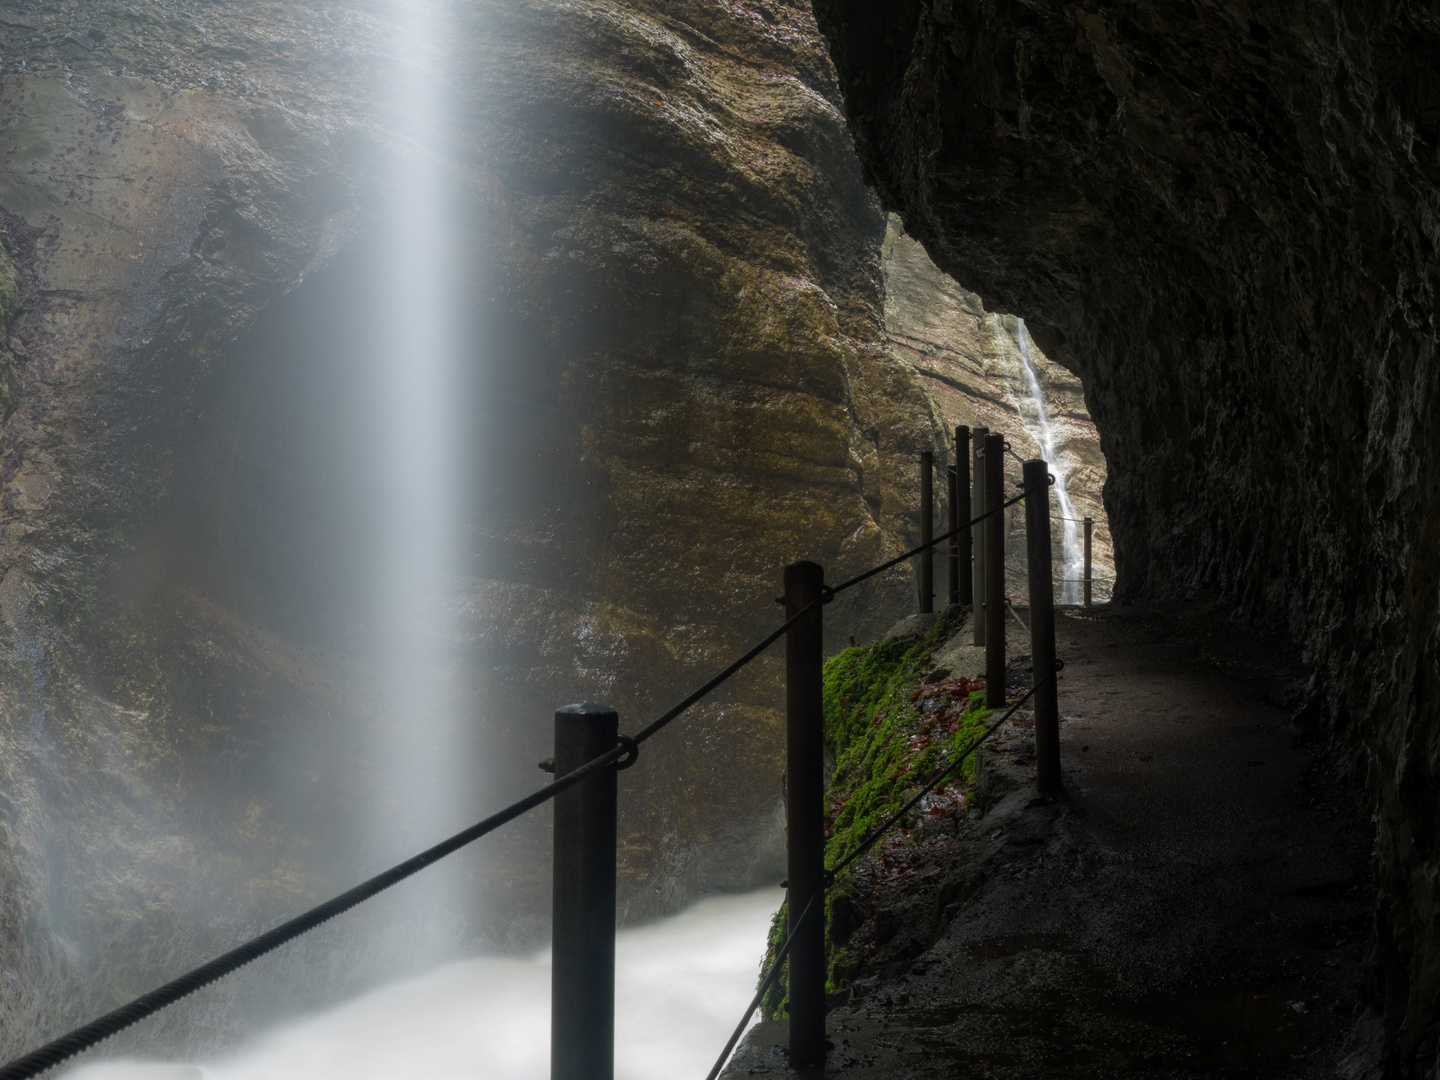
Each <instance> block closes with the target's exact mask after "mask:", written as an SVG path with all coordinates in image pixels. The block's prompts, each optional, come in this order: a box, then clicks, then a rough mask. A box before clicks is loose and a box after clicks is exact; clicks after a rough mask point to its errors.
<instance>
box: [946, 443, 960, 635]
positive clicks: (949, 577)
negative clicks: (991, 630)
mask: <svg viewBox="0 0 1440 1080" xmlns="http://www.w3.org/2000/svg"><path fill="white" fill-rule="evenodd" d="M958 489H959V485H958V483H957V481H956V479H955V466H954V465H951V466H949V467H948V468H947V469H946V470H945V509H946V513H947V515H948V516H947V518H946V525H945V531H946V532H948V533H949V534H950V542H949V543H948V544H947V545H946V546H945V602H946V603H947V604H949V605H950V606H951V607H954V606H955V605H956V604H958V603H960V537H959V536H957V535H956V534H955V530H957V529H958V528H960V506H959V504H958V503H957V502H956V492H957V491H958Z"/></svg>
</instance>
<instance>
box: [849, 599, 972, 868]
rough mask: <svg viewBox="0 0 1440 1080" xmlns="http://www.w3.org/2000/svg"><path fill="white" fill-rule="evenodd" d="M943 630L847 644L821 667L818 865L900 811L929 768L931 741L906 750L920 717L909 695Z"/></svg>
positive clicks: (932, 751)
mask: <svg viewBox="0 0 1440 1080" xmlns="http://www.w3.org/2000/svg"><path fill="white" fill-rule="evenodd" d="M944 632H945V624H944V623H943V622H942V621H940V620H937V621H936V623H935V625H934V626H932V627H931V628H930V630H929V632H927V633H925V634H923V635H921V636H919V637H916V638H896V639H893V640H890V641H880V642H876V643H875V644H873V645H860V646H855V647H852V648H849V649H846V650H845V651H844V652H842V653H840V654H839V655H838V656H835V657H832V658H831V659H830V660H829V661H827V662H826V664H825V676H824V700H825V739H826V741H827V742H828V743H829V744H830V745H831V747H833V748H834V752H835V775H834V776H833V777H832V778H831V780H830V793H829V799H830V803H829V807H828V813H827V815H826V816H827V818H828V819H829V821H830V839H829V842H828V843H827V845H826V848H825V857H826V865H829V866H833V865H834V864H835V863H836V862H838V861H839V860H840V859H842V858H844V857H845V855H846V854H848V853H849V852H850V851H852V850H854V848H855V846H856V845H857V844H858V843H859V842H860V841H861V840H862V839H863V838H864V837H865V835H866V834H867V833H869V832H870V830H871V829H873V828H874V827H875V826H876V825H878V824H880V822H882V821H883V820H884V819H885V818H886V817H887V816H888V815H890V814H893V813H894V812H895V811H896V810H898V809H900V806H901V804H902V803H903V802H904V800H905V796H906V793H907V791H909V789H910V788H912V787H913V786H914V785H915V784H916V783H917V782H919V780H920V779H921V778H922V777H923V776H925V775H926V774H927V773H928V772H929V771H930V770H931V769H932V768H933V767H934V765H935V764H936V758H937V755H936V751H935V747H934V745H933V744H932V745H928V746H925V747H923V748H921V749H919V750H913V749H911V747H910V746H909V735H910V733H911V731H912V730H913V729H914V728H915V726H916V723H917V721H918V720H919V719H920V710H919V709H918V708H917V706H916V705H915V703H914V702H913V701H912V700H911V695H912V693H913V691H914V685H915V680H916V679H917V678H918V677H919V675H920V672H921V669H922V668H923V667H924V665H925V663H926V661H927V660H929V658H930V654H931V653H932V652H934V651H935V647H936V645H938V644H939V643H940V642H941V641H942V640H943V638H944Z"/></svg>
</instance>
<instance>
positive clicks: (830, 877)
mask: <svg viewBox="0 0 1440 1080" xmlns="http://www.w3.org/2000/svg"><path fill="white" fill-rule="evenodd" d="M1064 666H1065V665H1064V664H1058V665H1057V667H1056V668H1055V670H1054V671H1052V672H1050V673H1049V674H1048V675H1046V676H1044V677H1043V678H1040V679H1037V680H1035V682H1034V684H1033V685H1032V686H1031V687H1030V689H1029V690H1028V691H1026V692H1025V695H1024V696H1023V697H1021V698H1020V700H1018V701H1016V702H1015V704H1013V705H1011V706H1010V708H1008V709H1006V710H1005V712H1004V713H1003V714H1002V715H1001V717H1000V719H998V720H996V721H994V722H993V723H992V724H990V725H989V726H988V727H986V728H985V730H984V731H982V732H981V733H980V734H979V735H978V736H977V737H976V738H975V739H973V740H972V741H971V743H970V745H969V746H967V747H965V749H964V750H962V751H961V752H960V753H958V754H956V755H955V756H954V757H953V758H951V759H950V763H949V764H948V765H946V766H945V767H944V768H943V769H941V770H939V771H938V772H937V773H936V774H935V775H934V776H933V777H931V778H930V780H929V782H928V783H926V784H925V786H924V787H922V788H921V789H920V790H919V791H918V792H917V793H916V794H915V796H914V797H913V798H911V799H910V801H909V802H907V803H906V804H905V805H904V806H902V807H901V808H900V809H899V810H896V811H895V812H894V813H893V814H891V815H890V816H889V817H888V818H886V819H885V821H884V822H882V823H881V824H879V825H877V826H876V827H875V828H874V829H872V830H870V832H869V834H868V835H867V836H866V837H865V839H863V840H861V841H860V843H858V844H856V845H855V848H854V850H853V851H851V852H850V854H848V855H846V856H845V857H844V858H843V859H841V860H840V861H839V862H837V863H836V864H835V865H834V866H833V867H831V868H830V869H829V870H827V871H825V884H824V886H823V887H822V888H821V889H820V891H819V892H816V893H813V894H812V895H811V897H810V899H809V900H807V901H806V902H805V907H804V909H803V910H802V911H801V912H800V917H799V918H798V919H796V920H795V922H794V923H793V924H791V926H790V933H789V934H788V935H786V938H785V941H784V943H783V944H782V945H781V946H780V948H779V949H778V950H776V953H775V959H774V961H773V962H772V963H771V964H770V970H769V971H767V972H766V973H765V977H764V978H763V979H761V980H760V987H759V989H758V990H756V991H755V996H754V997H753V998H751V999H750V1006H749V1008H747V1009H746V1010H745V1015H744V1016H742V1017H741V1018H740V1023H738V1024H736V1025H735V1030H734V1031H733V1032H731V1033H730V1038H729V1040H728V1041H727V1042H726V1043H725V1049H724V1050H722V1051H720V1056H719V1057H718V1058H717V1059H716V1060H715V1064H714V1066H712V1067H711V1069H710V1073H709V1075H708V1076H706V1078H705V1080H715V1078H716V1077H717V1076H719V1075H720V1070H721V1069H723V1068H724V1067H725V1062H726V1060H727V1059H728V1058H729V1057H730V1053H731V1051H733V1050H734V1049H735V1044H736V1043H738V1042H739V1041H740V1036H741V1035H743V1034H744V1033H745V1027H746V1025H747V1024H749V1023H750V1018H751V1017H752V1016H754V1015H755V1010H756V1009H758V1008H759V1007H760V1002H761V1001H763V1000H764V998H765V994H766V992H767V991H768V990H769V989H770V987H772V986H773V985H774V984H775V980H776V979H777V978H779V976H780V970H781V968H782V967H783V966H784V964H785V958H786V957H787V956H788V955H789V954H790V945H791V943H792V942H793V941H794V940H795V935H796V934H797V933H798V932H799V930H800V925H801V924H802V923H803V922H804V921H805V919H806V917H807V916H808V915H809V914H810V912H811V911H812V910H813V909H814V907H815V902H816V901H817V900H818V899H819V898H820V897H821V896H822V895H824V892H825V890H826V889H828V888H829V887H830V886H831V885H833V884H835V882H836V880H837V879H838V878H839V877H840V875H841V874H843V873H844V872H845V871H846V870H848V869H849V868H850V867H851V866H853V865H854V864H855V862H856V861H857V860H858V859H859V858H860V856H862V855H864V854H865V853H866V852H867V851H869V850H870V849H871V848H872V847H874V846H875V844H876V843H877V842H878V841H879V840H880V838H881V837H882V836H884V835H885V834H886V833H887V832H889V831H890V830H891V829H892V828H894V827H895V826H896V825H897V824H899V823H900V822H901V821H904V820H905V817H906V815H908V814H909V813H910V811H911V810H913V809H915V807H916V806H918V805H919V804H920V800H921V799H923V798H924V797H925V796H926V795H928V794H930V792H932V791H934V790H935V789H936V788H937V787H939V786H940V784H941V782H942V781H944V780H945V779H946V778H947V777H949V776H950V775H951V774H953V773H954V772H955V770H956V769H958V768H959V767H960V766H961V765H962V764H964V762H965V759H966V758H968V757H969V756H970V755H971V754H973V753H974V752H975V751H976V750H978V749H980V744H981V743H983V742H984V741H985V740H986V739H988V738H989V737H990V736H991V735H993V734H994V733H995V732H996V731H998V730H999V729H1000V727H1001V725H1002V724H1004V723H1005V721H1007V720H1009V719H1010V717H1012V716H1014V715H1015V710H1017V709H1018V708H1020V706H1021V705H1024V704H1025V702H1027V701H1029V700H1030V698H1031V696H1033V695H1034V693H1035V691H1036V690H1039V689H1040V687H1042V686H1043V685H1045V683H1047V682H1049V681H1050V680H1051V679H1053V678H1054V677H1055V675H1056V673H1057V672H1059V671H1060V669H1061V668H1063V667H1064Z"/></svg>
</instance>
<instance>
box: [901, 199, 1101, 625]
mask: <svg viewBox="0 0 1440 1080" xmlns="http://www.w3.org/2000/svg"><path fill="white" fill-rule="evenodd" d="M882 256H883V258H882V265H883V267H884V271H885V332H886V335H887V336H888V337H889V339H890V343H891V346H892V347H893V348H894V350H895V355H896V358H897V359H899V360H901V361H903V362H905V363H909V364H912V365H914V367H915V369H916V370H917V371H918V372H920V375H921V378H922V379H923V380H924V383H925V389H926V390H927V391H929V393H930V397H931V399H932V400H933V401H934V402H935V407H936V412H937V413H938V414H939V416H940V419H941V422H942V426H943V427H944V428H945V429H946V430H947V431H950V432H953V431H954V429H955V427H956V425H958V424H965V425H967V426H970V427H974V426H975V425H977V424H978V425H983V426H985V427H986V428H988V429H989V430H990V431H994V432H999V433H1001V434H1003V435H1004V436H1005V438H1006V440H1007V441H1008V442H1010V443H1011V446H1012V449H1013V451H1014V454H1015V457H1017V458H1019V459H1021V460H1027V459H1029V458H1035V457H1045V456H1046V453H1045V452H1044V451H1042V449H1041V447H1040V445H1039V443H1038V442H1037V439H1038V438H1039V437H1040V435H1041V429H1040V426H1039V423H1038V419H1039V417H1038V410H1037V408H1036V406H1037V402H1036V400H1035V395H1034V388H1033V387H1032V386H1031V385H1030V383H1029V380H1028V378H1027V377H1026V374H1025V368H1024V364H1023V361H1022V359H1021V355H1020V350H1021V342H1020V327H1019V323H1018V322H1017V320H1016V319H1015V317H1014V316H1007V315H998V314H994V313H991V312H987V311H986V310H985V306H984V304H982V303H981V302H980V298H979V297H978V296H976V295H975V294H974V293H972V292H968V291H967V290H965V289H963V288H962V287H961V286H960V285H959V284H958V283H956V281H955V280H954V279H953V278H951V277H950V276H949V275H948V274H946V273H945V272H944V271H942V270H941V269H940V268H939V267H937V266H936V265H935V264H934V263H933V262H931V261H930V256H929V255H927V254H926V253H925V249H924V248H923V247H922V246H921V245H920V244H919V243H918V242H917V241H916V240H914V239H912V238H911V237H910V236H908V235H906V233H905V231H904V228H903V227H902V226H901V224H900V219H899V218H898V217H896V216H895V215H894V214H891V215H890V218H889V223H888V225H887V227H886V234H885V246H884V248H883V249H882ZM1028 347H1029V349H1030V353H1031V362H1032V363H1033V364H1034V365H1035V369H1036V374H1037V376H1038V381H1039V385H1040V403H1042V404H1043V405H1044V408H1045V412H1046V415H1047V417H1048V419H1049V424H1050V428H1051V437H1052V439H1053V443H1054V449H1053V450H1052V451H1050V453H1052V454H1053V457H1054V461H1055V462H1058V465H1059V469H1058V470H1057V469H1054V468H1052V472H1053V471H1061V472H1062V475H1063V476H1064V477H1065V481H1066V487H1067V489H1068V491H1069V494H1070V497H1071V500H1072V503H1073V506H1072V511H1073V515H1074V516H1078V517H1081V518H1084V517H1089V518H1091V519H1092V520H1093V521H1094V535H1093V545H1092V552H1093V559H1094V567H1093V576H1094V581H1095V584H1094V589H1093V598H1094V600H1095V602H1097V603H1100V602H1103V601H1105V600H1108V599H1109V598H1110V590H1111V585H1112V583H1113V582H1114V580H1115V559H1114V555H1113V553H1112V551H1111V544H1110V524H1109V522H1108V520H1107V519H1106V517H1105V506H1104V503H1103V501H1102V495H1101V493H1102V490H1103V488H1104V485H1105V454H1104V451H1103V449H1102V447H1101V444H1100V437H1099V433H1098V432H1097V431H1096V430H1095V423H1094V421H1092V420H1091V419H1090V414H1089V412H1088V411H1087V410H1086V408H1085V396H1084V389H1083V388H1082V387H1081V385H1080V380H1079V379H1078V378H1076V376H1075V375H1074V373H1073V372H1070V371H1067V370H1066V369H1065V368H1063V367H1061V366H1060V365H1059V364H1057V363H1055V362H1054V361H1052V360H1051V359H1050V358H1049V357H1047V356H1046V355H1045V354H1044V353H1043V352H1042V351H1041V350H1040V348H1039V346H1037V345H1035V344H1034V343H1033V342H1029V343H1028ZM1052 464H1053V463H1052ZM974 468H975V467H974V466H973V465H972V466H971V476H972V481H973V476H974ZM1018 468H1019V467H1018V464H1017V463H1016V462H1015V461H1014V460H1012V461H1010V462H1009V463H1008V469H1009V470H1010V471H1011V472H1018ZM966 505H968V503H967V504H966ZM1051 513H1052V515H1053V517H1054V518H1055V519H1057V520H1053V521H1052V526H1053V530H1052V531H1053V532H1054V533H1055V536H1054V537H1053V550H1054V554H1055V558H1056V559H1057V561H1058V563H1057V564H1063V560H1064V555H1065V541H1066V537H1065V534H1064V523H1063V522H1062V521H1059V520H1058V518H1059V517H1060V514H1061V507H1060V505H1059V504H1058V503H1056V505H1055V506H1054V507H1053V508H1052V510H1051ZM1071 525H1072V526H1074V529H1073V531H1072V533H1071V535H1070V537H1069V540H1070V542H1071V545H1072V548H1073V550H1072V551H1071V554H1072V555H1075V556H1076V557H1078V553H1079V551H1080V550H1081V546H1082V545H1083V543H1084V540H1083V532H1082V530H1081V529H1080V528H1079V523H1077V522H1074V521H1072V522H1071ZM1007 528H1008V535H1009V540H1008V544H1007V557H1006V569H1007V571H1008V573H1009V576H1010V578H1011V580H1010V581H1009V582H1007V585H1006V590H1007V594H1008V595H1010V596H1012V597H1019V598H1022V599H1023V598H1024V597H1025V595H1026V591H1027V589H1028V582H1027V580H1026V577H1025V561H1026V556H1025V510H1024V508H1023V507H1019V506H1017V507H1014V508H1013V509H1012V510H1011V511H1010V512H1009V515H1008V519H1007ZM942 572H943V571H942ZM937 580H939V579H938V578H937ZM1077 591H1078V590H1072V595H1073V594H1075V593H1076V592H1077Z"/></svg>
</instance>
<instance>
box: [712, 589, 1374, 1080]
mask: <svg viewBox="0 0 1440 1080" xmlns="http://www.w3.org/2000/svg"><path fill="white" fill-rule="evenodd" d="M1014 637H1015V635H1012V638H1014ZM1057 637H1058V647H1059V652H1060V654H1061V655H1062V656H1063V657H1064V658H1065V660H1066V667H1065V671H1064V676H1063V679H1062V682H1061V684H1060V686H1061V690H1060V710H1061V717H1062V721H1061V754H1062V762H1063V768H1064V776H1065V784H1066V796H1065V797H1064V798H1063V799H1061V800H1058V801H1055V802H1047V801H1044V800H1040V799H1037V798H1036V797H1035V796H1034V767H1033V742H1032V741H1031V739H1030V735H1029V727H1028V721H1027V720H1026V719H1025V718H1024V713H1023V712H1022V713H1021V714H1017V720H1016V721H1012V722H1011V723H1010V724H1008V725H1007V726H1006V727H1005V728H1003V729H1002V730H1001V732H1000V733H999V734H997V736H996V737H995V740H996V741H995V742H994V744H993V745H991V746H989V747H988V748H987V751H986V755H985V759H984V762H983V766H982V769H981V777H980V780H981V782H980V785H979V787H980V792H979V796H978V798H974V799H973V800H972V803H971V808H972V809H975V808H976V804H977V803H978V804H979V805H983V807H984V811H985V812H984V814H983V816H979V815H974V816H970V817H965V818H962V819H961V821H960V827H959V830H958V832H957V833H956V834H955V835H954V836H943V837H925V838H921V837H915V836H912V837H911V838H910V840H909V841H908V842H906V843H904V844H901V845H899V846H897V847H895V848H894V849H893V850H887V851H883V852H882V853H881V854H880V855H878V856H875V857H872V858H871V859H869V860H868V862H867V867H866V868H867V869H868V870H869V871H870V875H869V880H868V882H867V883H866V887H865V888H864V889H863V890H854V889H853V887H852V891H853V892H854V893H855V895H856V896H857V897H858V898H860V899H861V902H862V904H863V907H862V914H861V918H860V919H859V920H858V926H857V928H856V929H855V930H854V931H853V935H854V936H853V940H854V941H855V942H856V943H857V944H859V945H860V947H861V951H862V952H863V953H864V955H865V957H866V958H865V961H864V964H863V966H862V967H861V969H860V970H859V971H858V972H857V973H856V979H855V982H854V983H853V987H852V990H851V992H850V995H849V999H848V1001H846V1002H845V1003H843V1004H842V1005H840V1006H839V1007H837V1008H835V1009H834V1010H833V1011H832V1012H831V1013H830V1016H829V1019H828V1021H827V1023H828V1030H829V1037H830V1040H831V1043H832V1044H833V1048H832V1049H831V1051H830V1054H829V1057H828V1059H827V1064H826V1067H825V1069H824V1070H823V1071H821V1070H816V1071H815V1073H814V1075H816V1076H820V1075H824V1076H836V1077H841V1076H859V1077H866V1076H874V1077H881V1076H883V1077H894V1078H904V1077H931V1076H933V1077H942V1076H945V1077H949V1076H955V1075H968V1074H970V1073H975V1074H978V1075H984V1076H993V1077H1039V1076H1056V1075H1066V1076H1096V1077H1099V1076H1115V1075H1126V1076H1132V1075H1133V1076H1152V1077H1178V1076H1225V1075H1235V1076H1276V1077H1281V1076H1286V1077H1310V1076H1316V1077H1318V1076H1334V1075H1336V1073H1337V1072H1343V1071H1347V1070H1348V1069H1349V1068H1350V1067H1351V1066H1352V1065H1353V1064H1354V1063H1355V1061H1356V1060H1363V1059H1364V1058H1365V1057H1366V1055H1368V1054H1371V1053H1373V1050H1374V1046H1373V1040H1374V1038H1375V1037H1376V1036H1377V1035H1378V1029H1377V1028H1376V1027H1375V1025H1373V1024H1363V1023H1362V1024H1360V1025H1359V1026H1358V1027H1357V1026H1356V1018H1357V1017H1358V1016H1359V1014H1360V1012H1361V1009H1362V1003H1361V986H1360V972H1359V969H1360V961H1361V957H1362V955H1363V953H1364V950H1365V948H1366V936H1367V934H1366V931H1367V927H1368V919H1367V916H1368V908H1369V899H1368V877H1367V860H1368V854H1369V838H1368V835H1367V831H1368V830H1367V829H1366V828H1365V826H1364V823H1363V819H1362V817H1361V815H1360V814H1359V813H1358V812H1357V808H1356V806H1355V805H1354V803H1353V801H1352V800H1351V799H1350V798H1348V797H1343V796H1340V795H1338V794H1337V793H1336V791H1335V789H1334V787H1333V785H1332V784H1331V783H1330V782H1329V781H1328V780H1326V779H1325V775H1324V770H1323V769H1321V768H1319V767H1317V761H1316V759H1315V757H1314V756H1313V750H1314V747H1313V745H1311V746H1310V747H1309V748H1306V747H1305V746H1302V745H1300V744H1301V743H1303V742H1304V738H1303V736H1304V733H1303V732H1302V731H1300V730H1299V729H1297V728H1296V727H1295V726H1294V724H1293V723H1291V721H1290V718H1289V714H1288V712H1287V711H1286V710H1285V709H1284V708H1283V707H1281V706H1280V705H1277V704H1275V703H1273V702H1274V699H1276V698H1277V697H1284V696H1285V695H1286V694H1290V693H1293V692H1294V682H1295V678H1296V674H1297V672H1296V669H1295V668H1294V667H1293V666H1292V664H1291V663H1290V662H1289V661H1288V660H1287V658H1286V657H1285V656H1283V655H1277V654H1276V652H1275V651H1274V650H1273V649H1272V648H1271V647H1270V646H1269V645H1268V644H1267V643H1266V642H1264V641H1263V640H1257V639H1254V638H1251V637H1249V636H1248V635H1245V634H1243V633H1241V634H1237V632H1236V630H1235V628H1234V627H1233V625H1232V624H1230V623H1229V622H1228V620H1227V619H1226V618H1225V616H1224V614H1223V613H1222V612H1220V611H1217V610H1215V609H1213V608H1210V609H1205V608H1199V607H1197V606H1196V605H1186V606H1165V605H1160V606H1143V607H1142V606H1136V607H1133V608H1128V609H1108V610H1104V611H1099V610H1097V611H1093V612H1086V613H1079V612H1064V613H1062V614H1061V615H1060V617H1059V620H1058V627H1057ZM1019 644H1020V643H1019V642H1018V641H1013V640H1012V642H1011V648H1012V649H1017V648H1018V647H1019ZM1027 744H1029V746H1030V750H1029V753H1027V752H1026V751H1027ZM832 932H833V930H832ZM784 1040H785V1031H784V1021H777V1022H773V1023H769V1024H762V1025H760V1026H759V1027H757V1028H756V1029H755V1030H754V1031H752V1032H751V1033H750V1034H749V1035H748V1036H747V1037H746V1041H745V1042H744V1043H743V1044H742V1048H741V1050H740V1052H739V1053H738V1054H737V1057H736V1059H735V1060H734V1062H732V1064H731V1065H730V1066H729V1068H728V1071H727V1072H726V1074H725V1075H726V1076H727V1077H737V1076H755V1075H776V1076H785V1075H795V1073H794V1072H793V1070H790V1069H789V1068H788V1065H787V1063H786V1060H785V1053H784V1049H783V1047H784Z"/></svg>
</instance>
